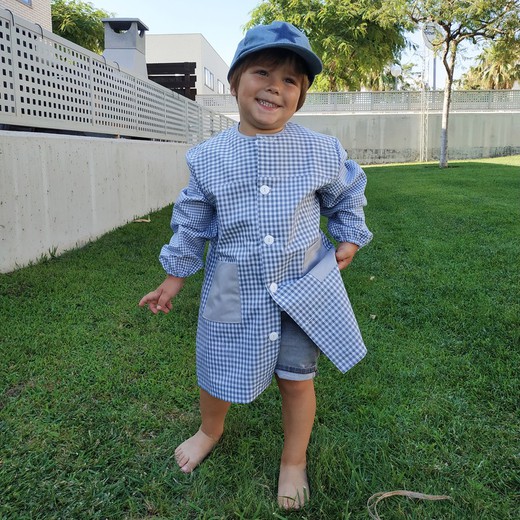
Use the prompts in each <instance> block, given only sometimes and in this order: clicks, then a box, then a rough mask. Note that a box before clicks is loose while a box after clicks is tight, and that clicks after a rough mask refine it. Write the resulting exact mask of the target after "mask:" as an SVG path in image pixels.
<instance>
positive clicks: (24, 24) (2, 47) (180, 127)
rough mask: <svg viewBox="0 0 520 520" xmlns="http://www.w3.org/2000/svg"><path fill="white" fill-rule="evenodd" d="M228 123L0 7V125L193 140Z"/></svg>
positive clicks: (223, 118)
mask: <svg viewBox="0 0 520 520" xmlns="http://www.w3.org/2000/svg"><path fill="white" fill-rule="evenodd" d="M233 124H235V122H234V121H233V120H231V119H229V118H227V117H225V116H223V115H221V114H218V113H215V112H214V111H212V110H209V109H207V108H204V107H202V106H201V105H199V104H197V103H195V102H193V101H191V100H189V99H187V98H184V97H182V96H180V95H179V94H177V93H174V92H172V91H170V90H169V89H166V88H164V87H162V86H160V85H158V84H157V83H154V82H152V81H149V80H148V79H146V78H140V77H136V76H134V75H132V74H131V73H129V72H125V71H124V70H121V68H120V67H119V65H118V64H117V63H110V62H107V61H106V59H105V58H104V57H103V56H99V55H97V54H95V53H93V52H90V51H88V50H86V49H84V48H82V47H80V46H78V45H75V44H74V43H72V42H70V41H68V40H65V39H63V38H61V37H59V36H57V35H55V34H53V33H51V32H48V31H45V30H44V29H42V28H41V27H40V26H39V25H35V24H32V23H31V22H28V21H27V20H24V19H23V18H20V17H18V16H15V15H14V14H13V13H12V12H11V11H9V10H8V9H0V128H2V125H4V127H5V126H6V127H11V126H13V127H20V126H21V127H29V128H33V127H34V128H46V129H52V130H60V131H69V132H80V133H87V134H108V135H112V136H113V135H116V136H128V137H139V138H146V139H156V140H167V141H176V142H181V143H190V144H191V143H196V142H200V141H202V140H203V139H206V138H208V137H210V136H211V135H213V134H214V133H216V132H218V131H220V130H223V129H224V128H227V127H229V126H231V125H233Z"/></svg>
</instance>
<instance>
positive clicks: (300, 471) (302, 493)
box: [278, 464, 310, 509]
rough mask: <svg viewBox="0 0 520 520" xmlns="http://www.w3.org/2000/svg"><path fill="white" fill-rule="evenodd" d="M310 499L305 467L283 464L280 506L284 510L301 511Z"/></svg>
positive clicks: (280, 481) (279, 485) (279, 484)
mask: <svg viewBox="0 0 520 520" xmlns="http://www.w3.org/2000/svg"><path fill="white" fill-rule="evenodd" d="M309 499H310V493H309V481H308V480H307V471H306V469H305V465H303V466H289V465H284V464H281V465H280V477H279V478H278V505H279V506H280V507H281V508H282V509H300V508H302V507H303V506H304V505H305V504H306V503H307V502H308V501H309Z"/></svg>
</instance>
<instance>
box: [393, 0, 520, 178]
mask: <svg viewBox="0 0 520 520" xmlns="http://www.w3.org/2000/svg"><path fill="white" fill-rule="evenodd" d="M394 1H397V2H398V3H399V4H400V5H401V1H400V0H394ZM407 4H408V5H407V7H406V15H407V17H408V18H409V19H410V20H411V21H412V22H413V23H414V24H417V25H418V24H424V23H431V22H433V23H436V24H437V26H438V27H439V31H438V36H437V38H436V39H435V40H434V42H433V43H434V45H435V46H436V47H437V49H438V52H439V54H440V56H441V58H442V63H443V65H444V69H445V70H446V83H445V85H444V103H443V110H442V124H441V153H440V161H439V166H440V167H441V168H445V167H447V166H448V119H449V113H450V105H451V93H452V87H453V75H454V72H455V64H456V58H457V51H458V50H459V46H460V45H461V44H462V43H464V42H471V43H477V42H479V41H492V40H497V39H500V38H502V39H503V40H504V41H505V42H512V41H517V40H518V38H519V37H520V35H519V27H520V0H408V1H407Z"/></svg>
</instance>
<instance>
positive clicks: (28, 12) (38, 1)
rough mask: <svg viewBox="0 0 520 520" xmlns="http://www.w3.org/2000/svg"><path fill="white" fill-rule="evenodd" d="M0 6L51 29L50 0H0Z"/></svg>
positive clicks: (48, 29)
mask: <svg viewBox="0 0 520 520" xmlns="http://www.w3.org/2000/svg"><path fill="white" fill-rule="evenodd" d="M0 7H1V8H3V9H9V10H10V11H11V12H12V13H13V14H15V15H16V16H20V17H22V18H25V19H26V20H29V21H30V22H32V23H37V24H40V25H41V26H42V27H43V28H44V29H46V30H47V31H52V18H51V2H50V0H0Z"/></svg>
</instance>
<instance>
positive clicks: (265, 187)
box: [260, 184, 271, 195]
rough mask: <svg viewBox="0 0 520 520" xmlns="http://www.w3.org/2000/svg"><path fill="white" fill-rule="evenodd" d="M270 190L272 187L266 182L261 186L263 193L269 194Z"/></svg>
mask: <svg viewBox="0 0 520 520" xmlns="http://www.w3.org/2000/svg"><path fill="white" fill-rule="evenodd" d="M270 192H271V188H270V187H269V186H267V184H264V185H263V186H260V193H261V194H262V195H267V194H268V193H270Z"/></svg>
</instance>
